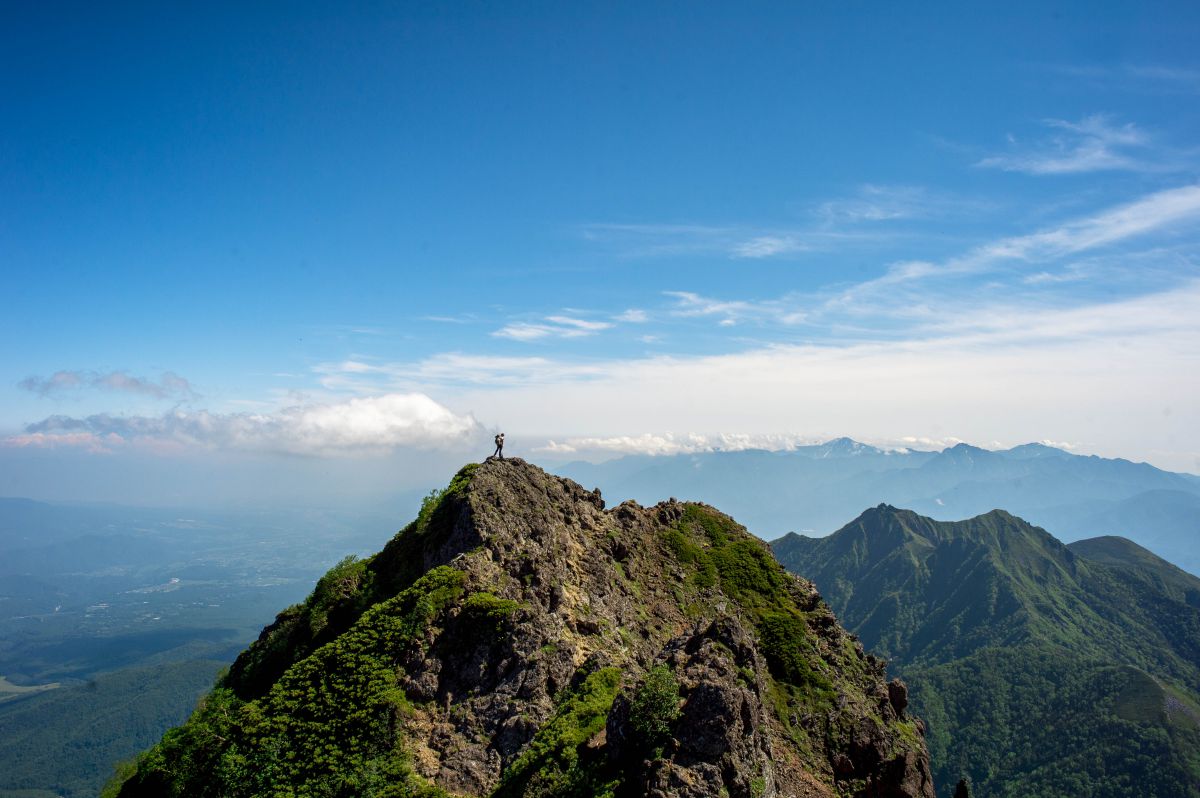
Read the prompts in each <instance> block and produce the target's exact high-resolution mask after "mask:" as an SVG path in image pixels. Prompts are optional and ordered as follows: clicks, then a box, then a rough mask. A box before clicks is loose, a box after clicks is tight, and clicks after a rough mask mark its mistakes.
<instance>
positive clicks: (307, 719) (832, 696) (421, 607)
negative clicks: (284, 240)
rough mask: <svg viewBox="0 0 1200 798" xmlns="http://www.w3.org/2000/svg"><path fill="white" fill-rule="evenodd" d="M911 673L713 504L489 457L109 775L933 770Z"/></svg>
mask: <svg viewBox="0 0 1200 798" xmlns="http://www.w3.org/2000/svg"><path fill="white" fill-rule="evenodd" d="M906 704H907V695H906V690H905V688H904V686H903V684H901V683H899V682H891V683H888V682H886V681H885V675H884V669H883V663H882V662H881V661H879V660H877V659H875V658H874V657H872V656H870V655H868V654H865V653H864V652H863V649H862V647H861V645H860V644H859V643H858V642H857V641H856V640H855V639H854V638H853V637H851V636H850V635H849V634H847V633H846V632H845V631H844V630H843V629H842V628H841V627H840V626H839V625H838V623H837V621H836V619H835V618H834V616H833V614H832V613H831V612H830V610H829V608H828V607H827V606H826V605H825V604H824V603H823V602H822V601H821V599H820V597H819V596H818V595H817V593H816V591H815V589H814V588H813V586H812V585H811V584H810V583H808V582H806V581H804V580H802V579H799V578H796V577H793V576H790V575H788V574H787V573H786V572H785V571H784V570H783V569H782V568H781V567H780V566H779V565H778V564H777V563H776V562H775V561H774V559H773V558H772V557H771V555H770V552H769V550H768V548H767V547H766V546H765V545H764V544H762V543H761V542H760V541H758V540H757V539H756V538H754V537H753V536H751V535H749V534H748V533H747V532H746V531H745V530H744V529H743V528H742V527H740V526H739V525H737V524H736V523H734V522H733V521H732V520H731V519H729V518H728V517H727V516H724V515H722V514H721V513H719V512H717V511H715V510H713V509H712V508H710V507H708V506H706V505H700V504H685V503H680V502H676V501H674V500H672V501H668V502H664V503H660V504H658V505H655V506H654V507H650V508H642V507H640V506H638V505H636V504H633V503H626V504H622V505H620V506H618V507H616V508H614V509H612V510H608V511H605V510H604V504H603V502H602V500H601V498H600V495H599V492H598V491H592V492H589V491H585V490H584V489H583V488H581V487H580V486H579V485H577V484H575V483H573V482H571V481H569V480H565V479H561V478H558V477H553V476H550V475H548V474H546V473H545V472H543V471H542V470H540V469H538V468H536V467H534V466H532V465H529V464H526V463H524V462H523V461H521V460H518V459H510V460H503V461H499V460H489V461H488V462H485V463H484V464H482V465H480V466H468V467H467V468H465V469H463V471H461V472H460V473H459V474H458V475H457V476H456V477H455V479H454V480H453V482H452V483H451V485H450V486H449V488H447V489H446V490H445V491H443V492H442V493H440V494H438V495H435V496H431V497H430V499H429V500H428V501H427V502H426V504H425V505H424V506H423V507H422V510H421V513H420V515H419V516H418V518H417V520H415V521H414V522H413V523H412V524H410V525H409V526H408V527H406V528H405V529H404V530H402V531H401V532H399V533H398V534H397V535H396V536H395V537H394V538H393V539H392V540H391V541H390V542H389V543H388V544H387V546H386V547H385V548H384V549H383V550H382V551H381V552H379V553H378V554H377V555H375V556H373V557H371V558H369V559H367V560H362V561H359V560H354V559H347V560H346V561H344V562H343V563H341V564H340V565H338V566H337V567H335V568H334V569H333V570H331V571H330V572H329V573H328V574H327V575H326V576H325V577H324V578H322V579H321V581H320V582H319V583H318V585H317V587H316V588H315V589H314V591H313V593H312V595H311V596H310V597H309V598H308V599H307V600H306V601H305V602H304V603H303V604H300V605H297V606H295V607H292V608H290V609H288V610H285V611H284V612H283V613H281V614H280V615H279V617H278V618H277V619H276V621H275V623H273V624H272V625H271V626H269V627H268V628H266V629H265V630H264V631H263V633H262V635H261V636H260V638H259V639H258V641H257V642H255V643H254V644H253V645H251V646H250V648H249V649H247V650H246V651H245V652H243V654H242V655H241V656H240V657H239V658H238V660H237V661H236V662H235V664H234V666H233V667H232V668H231V670H230V671H229V673H228V675H227V676H225V677H224V678H223V679H222V680H221V681H220V682H219V684H218V686H217V687H216V688H215V689H214V690H213V691H212V693H211V694H210V695H209V696H207V697H206V698H205V699H204V700H203V701H202V702H201V704H200V706H199V707H198V708H197V710H196V712H195V713H194V715H193V716H192V718H191V719H190V720H189V721H188V722H187V723H186V724H185V725H184V726H182V727H180V728H178V729H175V730H172V731H171V732H168V734H167V735H166V736H164V738H163V740H162V741H161V742H160V743H159V744H158V745H157V746H155V748H153V749H152V750H150V751H149V752H147V753H146V754H144V755H143V756H142V757H141V758H140V760H139V761H138V763H137V765H136V767H135V768H133V769H132V770H131V772H129V773H127V774H126V778H125V780H124V782H123V783H121V782H118V783H114V784H113V785H111V786H110V788H109V790H108V791H107V794H109V795H120V796H123V797H124V798H133V797H134V796H154V797H155V798H159V797H160V796H189V798H190V797H191V796H243V795H245V796H252V795H273V796H276V795H278V796H282V795H305V796H438V795H467V796H485V795H491V796H539V795H540V796H602V795H606V796H641V795H654V796H696V798H700V796H716V795H729V796H733V797H734V798H738V797H740V796H745V797H747V798H758V796H773V795H778V796H843V795H846V796H848V795H863V796H867V795H870V796H932V795H933V787H932V783H931V781H930V778H929V772H928V754H927V752H926V749H925V744H924V741H923V737H922V735H923V725H922V724H921V722H920V721H919V720H917V719H916V718H913V717H910V716H909V715H908V714H907V713H906V710H905V706H906Z"/></svg>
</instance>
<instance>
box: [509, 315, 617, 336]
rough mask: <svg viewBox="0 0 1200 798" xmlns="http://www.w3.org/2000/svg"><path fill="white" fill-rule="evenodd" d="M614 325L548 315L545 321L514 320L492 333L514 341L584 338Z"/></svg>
mask: <svg viewBox="0 0 1200 798" xmlns="http://www.w3.org/2000/svg"><path fill="white" fill-rule="evenodd" d="M612 326H613V325H612V324H611V323H610V322H607V321H590V320H588V319H578V318H574V317H572V316H547V317H546V318H545V320H544V321H543V322H540V323H530V322H513V323H511V324H506V325H504V326H503V327H501V328H500V329H499V330H496V331H495V332H493V333H492V335H493V336H494V337H496V338H509V339H511V340H514V341H536V340H538V339H541V338H551V337H553V338H582V337H583V336H586V335H595V334H596V333H598V332H601V331H603V330H607V329H610V328H611V327H612Z"/></svg>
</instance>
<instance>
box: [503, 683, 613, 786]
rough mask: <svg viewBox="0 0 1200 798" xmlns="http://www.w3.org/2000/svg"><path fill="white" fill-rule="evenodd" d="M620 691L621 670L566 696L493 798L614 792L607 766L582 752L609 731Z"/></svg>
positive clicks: (506, 774) (519, 758) (507, 772)
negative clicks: (606, 725)
mask: <svg viewBox="0 0 1200 798" xmlns="http://www.w3.org/2000/svg"><path fill="white" fill-rule="evenodd" d="M620 686H621V671H620V669H618V668H601V669H600V670H598V671H596V672H594V673H592V674H589V675H588V677H587V678H586V679H584V680H583V683H582V684H580V685H579V687H577V688H576V689H574V690H572V691H570V692H568V693H566V694H564V695H563V696H562V697H561V698H560V699H559V702H558V707H557V708H556V709H555V711H554V715H553V716H552V717H551V718H550V720H548V721H546V723H545V724H543V725H542V727H541V728H540V729H538V732H537V734H536V735H534V738H533V740H532V741H531V742H530V743H529V745H528V746H527V747H526V748H525V750H524V751H523V752H522V753H521V755H520V756H519V757H517V758H516V760H514V761H513V763H512V764H511V765H509V766H508V768H507V769H505V771H504V773H503V775H502V776H501V777H500V784H499V786H497V787H496V790H495V792H493V793H492V798H542V796H545V797H546V798H549V796H555V798H567V796H572V797H574V796H579V798H584V796H587V798H593V797H598V796H601V795H603V794H605V793H607V792H609V791H610V790H611V789H612V788H613V786H614V785H613V782H612V780H611V779H609V778H606V774H605V773H604V768H605V762H604V761H602V759H593V760H588V759H586V758H584V757H583V756H581V750H580V749H581V747H582V746H583V744H584V743H586V742H587V741H588V740H590V739H591V738H592V737H593V736H595V735H596V734H597V733H598V732H599V731H600V730H601V729H603V728H604V723H605V720H606V719H607V718H608V712H609V710H610V709H612V704H613V701H614V700H615V699H616V697H617V690H618V689H619V688H620Z"/></svg>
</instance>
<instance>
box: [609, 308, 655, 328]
mask: <svg viewBox="0 0 1200 798" xmlns="http://www.w3.org/2000/svg"><path fill="white" fill-rule="evenodd" d="M615 318H616V320H617V321H623V322H626V323H629V324H642V323H644V322H647V321H650V316H649V314H647V313H646V311H644V310H638V309H636V308H630V309H629V310H627V311H625V312H624V313H621V314H619V315H618V316H616V317H615Z"/></svg>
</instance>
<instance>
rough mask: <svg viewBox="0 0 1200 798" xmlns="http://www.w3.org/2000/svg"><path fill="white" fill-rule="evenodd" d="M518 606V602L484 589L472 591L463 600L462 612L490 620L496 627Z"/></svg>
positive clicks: (518, 607)
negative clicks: (476, 591) (477, 591)
mask: <svg viewBox="0 0 1200 798" xmlns="http://www.w3.org/2000/svg"><path fill="white" fill-rule="evenodd" d="M520 608H521V605H520V603H519V602H516V601H513V600H512V599H502V598H500V597H499V596H497V595H494V594H492V593H488V592H486V591H481V592H479V593H472V594H471V595H470V596H467V600H466V601H465V602H463V612H467V613H470V614H471V615H474V616H476V617H478V618H481V619H486V620H488V621H491V622H492V623H493V624H495V626H496V628H497V629H499V628H500V626H501V625H502V624H503V623H504V622H505V621H506V620H508V619H509V618H511V617H512V615H513V613H515V612H516V611H517V610H519V609H520Z"/></svg>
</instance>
